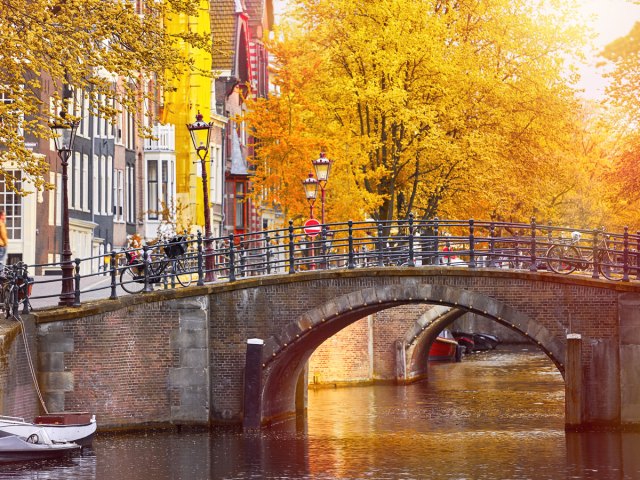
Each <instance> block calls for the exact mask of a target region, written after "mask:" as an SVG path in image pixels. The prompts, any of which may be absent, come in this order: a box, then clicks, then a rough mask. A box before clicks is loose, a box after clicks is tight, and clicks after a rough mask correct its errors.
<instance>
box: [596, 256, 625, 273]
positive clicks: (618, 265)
mask: <svg viewBox="0 0 640 480" xmlns="http://www.w3.org/2000/svg"><path fill="white" fill-rule="evenodd" d="M617 257H618V255H616V252H613V251H611V250H601V251H600V253H599V255H598V267H599V269H600V273H601V274H602V275H604V278H606V279H607V280H613V281H618V280H622V277H623V276H624V265H623V264H622V261H621V259H619V258H617Z"/></svg>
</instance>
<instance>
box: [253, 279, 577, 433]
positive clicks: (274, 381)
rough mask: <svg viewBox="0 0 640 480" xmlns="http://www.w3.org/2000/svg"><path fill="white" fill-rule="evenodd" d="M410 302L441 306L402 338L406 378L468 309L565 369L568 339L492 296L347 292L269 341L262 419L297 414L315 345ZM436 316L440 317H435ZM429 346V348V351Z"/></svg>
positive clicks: (406, 288)
mask: <svg viewBox="0 0 640 480" xmlns="http://www.w3.org/2000/svg"><path fill="white" fill-rule="evenodd" d="M409 303H426V304H432V305H436V306H437V307H436V308H434V309H431V310H429V312H432V313H431V314H428V312H427V314H425V315H422V316H420V317H419V318H418V319H417V320H416V322H415V323H414V324H413V325H412V326H411V327H410V328H409V330H408V331H407V332H406V334H405V336H404V338H402V339H398V340H399V341H400V342H402V344H403V348H405V352H406V353H408V354H409V355H408V357H407V368H406V374H405V377H407V378H405V379H404V380H407V379H410V377H411V372H412V371H417V367H416V363H415V362H419V361H420V358H421V357H424V354H425V349H428V346H429V345H430V344H431V343H432V342H433V340H434V339H435V337H436V336H437V334H438V333H439V332H440V331H441V330H442V329H443V328H445V327H446V326H447V325H448V324H450V323H451V322H453V321H454V320H455V319H456V318H458V317H459V316H461V315H462V314H464V313H476V314H479V315H482V316H485V317H487V318H491V319H493V320H495V321H497V322H498V323H500V324H502V325H505V326H507V327H508V328H511V329H513V330H515V331H517V332H519V333H521V334H522V335H523V336H524V337H526V338H528V339H529V340H530V341H531V342H532V343H534V344H535V345H537V346H538V348H540V349H541V350H542V351H544V352H545V353H546V354H547V355H548V356H549V358H550V359H551V360H552V361H553V363H554V364H555V365H556V366H557V368H558V369H559V370H560V372H561V373H563V374H564V365H563V359H564V353H565V343H564V338H560V337H556V336H553V335H552V334H551V333H550V331H549V330H548V329H547V328H546V327H545V326H544V325H542V324H540V322H537V321H535V320H534V319H532V318H531V317H530V316H528V315H526V314H525V313H523V312H520V311H518V310H516V309H515V308H513V307H511V306H509V305H507V304H505V303H504V302H501V301H499V300H496V299H494V298H492V297H488V296H486V295H482V294H479V293H475V292H471V291H468V290H463V289H458V288H454V287H450V286H443V285H416V284H410V285H392V286H386V287H382V288H367V289H363V290H359V291H356V292H352V293H348V294H345V295H343V296H341V297H338V298H335V299H332V300H331V301H329V302H327V303H325V304H324V305H321V306H319V307H317V308H314V309H312V310H310V311H308V312H306V313H305V314H303V315H302V316H301V317H300V318H299V319H298V320H297V321H295V322H292V323H291V324H289V325H287V327H285V328H284V329H283V331H282V332H281V333H280V334H279V335H277V336H272V337H271V338H269V339H267V341H266V342H265V347H264V350H263V357H262V361H263V390H262V397H261V402H262V418H263V421H269V420H271V419H275V418H279V417H283V416H287V415H291V414H295V395H296V384H297V381H298V378H299V377H300V375H301V374H302V373H303V369H304V367H305V365H306V364H307V361H308V360H309V357H310V356H311V355H312V354H313V352H314V351H315V349H316V348H317V347H318V346H320V345H321V344H322V343H323V342H324V341H325V340H327V339H328V338H330V337H331V336H333V335H335V334H336V333H337V332H339V331H340V330H342V329H343V328H345V327H347V326H348V325H350V324H352V323H353V322H355V321H357V320H359V319H361V318H363V317H365V316H367V315H371V314H373V313H376V312H378V311H381V310H385V309H388V308H392V307H395V306H398V305H405V304H409ZM434 315H435V316H434ZM427 351H428V350H427Z"/></svg>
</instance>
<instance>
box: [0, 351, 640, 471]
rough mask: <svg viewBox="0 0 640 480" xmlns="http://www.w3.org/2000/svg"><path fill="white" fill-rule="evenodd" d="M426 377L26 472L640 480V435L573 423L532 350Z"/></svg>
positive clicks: (111, 446)
mask: <svg viewBox="0 0 640 480" xmlns="http://www.w3.org/2000/svg"><path fill="white" fill-rule="evenodd" d="M430 375H431V376H430V379H429V381H428V382H421V383H417V384H414V385H410V386H406V387H395V386H375V387H354V388H341V389H323V390H315V391H310V392H309V412H308V417H307V419H306V422H305V421H301V420H298V421H297V422H296V421H291V422H288V423H286V424H281V425H278V426H277V427H273V428H271V429H269V430H266V431H264V432H260V433H251V434H244V433H242V431H240V430H220V431H215V432H213V433H209V432H206V433H205V432H191V433H184V432H183V433H180V434H178V433H166V432H164V433H146V434H144V433H140V434H129V435H105V434H102V435H99V436H98V437H97V438H96V440H95V442H94V446H93V449H91V450H86V451H85V452H84V453H83V454H82V455H81V456H75V457H71V458H68V459H65V460H61V461H55V462H39V463H32V464H25V465H3V466H0V478H19V479H70V478H73V479H80V480H82V479H100V480H102V479H123V478H126V479H129V480H142V479H144V480H148V479H154V480H165V479H184V480H187V479H189V480H194V479H195V480H199V479H209V478H211V479H263V478H264V479H327V480H328V479H390V480H391V479H514V480H515V479H559V478H563V479H564V478H567V479H569V478H576V479H594V480H595V479H598V480H608V479H612V480H613V479H616V480H621V479H638V478H640V454H639V452H640V434H638V433H615V432H602V433H580V434H578V433H572V434H565V432H564V387H563V383H562V378H561V376H560V374H559V373H558V372H557V371H556V369H555V367H554V366H553V365H552V364H551V362H550V361H549V360H548V359H547V358H546V357H545V356H544V355H542V354H541V353H538V352H537V351H535V350H534V349H533V348H532V347H527V346H517V347H505V346H501V347H499V349H498V350H496V351H491V352H485V353H480V354H475V355H471V356H467V357H465V358H464V360H463V361H462V362H461V363H439V364H432V366H431V369H430Z"/></svg>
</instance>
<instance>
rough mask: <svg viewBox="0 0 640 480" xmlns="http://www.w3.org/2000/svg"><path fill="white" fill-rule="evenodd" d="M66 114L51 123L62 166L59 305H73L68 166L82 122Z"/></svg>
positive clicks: (61, 114) (63, 112) (63, 113)
mask: <svg viewBox="0 0 640 480" xmlns="http://www.w3.org/2000/svg"><path fill="white" fill-rule="evenodd" d="M65 117H66V112H65V111H64V110H63V111H61V112H60V118H59V119H58V120H56V121H55V122H53V123H51V124H50V125H49V127H50V128H51V131H52V132H53V139H54V141H55V145H56V151H57V152H58V157H59V158H60V165H62V259H61V260H62V261H61V265H60V268H61V270H62V291H61V292H60V300H59V302H58V305H61V306H69V305H73V301H74V291H73V262H72V261H71V244H70V242H69V193H68V178H69V177H68V175H67V166H68V165H69V157H70V156H71V152H72V151H73V142H74V141H75V139H76V131H77V130H78V126H79V125H80V120H67V119H66V118H65Z"/></svg>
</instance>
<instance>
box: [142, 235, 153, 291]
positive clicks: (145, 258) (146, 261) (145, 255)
mask: <svg viewBox="0 0 640 480" xmlns="http://www.w3.org/2000/svg"><path fill="white" fill-rule="evenodd" d="M142 265H143V267H144V289H143V290H142V291H143V292H144V293H149V292H153V287H152V286H151V283H150V282H149V269H150V267H151V255H150V254H149V246H148V245H143V246H142Z"/></svg>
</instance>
